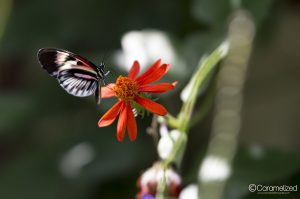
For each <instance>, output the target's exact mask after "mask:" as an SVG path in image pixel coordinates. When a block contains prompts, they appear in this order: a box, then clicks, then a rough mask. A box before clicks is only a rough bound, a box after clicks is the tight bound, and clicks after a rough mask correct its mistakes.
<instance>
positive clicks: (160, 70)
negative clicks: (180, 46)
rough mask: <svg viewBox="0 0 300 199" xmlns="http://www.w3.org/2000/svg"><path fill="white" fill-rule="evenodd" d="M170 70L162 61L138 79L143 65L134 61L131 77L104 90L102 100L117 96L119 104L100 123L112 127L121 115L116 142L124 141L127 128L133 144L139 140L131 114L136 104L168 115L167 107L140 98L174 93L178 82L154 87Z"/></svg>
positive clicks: (118, 79) (102, 125)
mask: <svg viewBox="0 0 300 199" xmlns="http://www.w3.org/2000/svg"><path fill="white" fill-rule="evenodd" d="M169 68H170V65H169V64H161V60H158V61H156V62H155V63H154V64H153V65H152V66H151V67H150V68H149V69H148V70H147V71H146V72H144V73H143V74H142V75H140V76H138V77H137V75H138V73H139V71H140V64H139V62H138V61H135V62H134V63H133V65H132V67H131V69H130V71H129V74H128V77H124V76H119V77H118V78H117V81H116V83H114V84H109V85H108V86H106V87H102V90H101V91H102V94H101V95H102V98H109V97H113V96H115V97H117V98H118V99H119V101H118V102H117V103H116V104H115V105H114V106H113V107H112V108H111V109H109V110H108V111H107V112H106V113H105V114H104V115H103V116H102V118H101V119H100V120H99V122H98V126H99V127H105V126H109V125H110V124H112V123H113V122H114V120H115V119H116V117H117V116H118V115H120V116H119V120H118V125H117V139H118V140H119V141H123V139H124V136H125V131H126V128H127V131H128V135H129V138H130V140H131V141H134V140H135V139H136V136H137V125H136V121H135V117H134V114H133V112H132V102H133V101H134V102H136V103H138V104H139V105H141V106H143V107H144V108H145V109H147V110H148V111H150V112H152V113H155V114H157V115H166V114H167V110H166V109H165V107H163V106H162V105H160V104H158V103H156V102H154V101H152V100H150V99H146V98H144V97H141V96H140V94H141V93H143V92H148V93H163V92H166V91H168V90H171V89H173V88H174V86H175V85H176V83H177V82H174V83H172V84H171V83H158V84H151V83H153V82H155V81H157V80H159V79H160V78H162V77H163V76H164V75H165V74H166V72H167V71H168V70H169ZM150 84H151V85H150ZM111 88H112V89H111Z"/></svg>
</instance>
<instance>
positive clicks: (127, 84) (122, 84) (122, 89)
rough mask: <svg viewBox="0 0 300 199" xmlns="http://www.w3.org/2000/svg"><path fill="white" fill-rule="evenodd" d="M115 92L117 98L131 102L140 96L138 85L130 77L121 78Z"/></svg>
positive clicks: (114, 89)
mask: <svg viewBox="0 0 300 199" xmlns="http://www.w3.org/2000/svg"><path fill="white" fill-rule="evenodd" d="M113 91H114V93H115V96H116V97H117V98H119V99H121V100H124V101H130V100H133V99H134V98H135V96H137V95H138V84H137V83H136V82H135V81H133V80H132V79H130V78H128V77H123V76H119V77H118V79H117V82H116V84H115V86H114V87H113Z"/></svg>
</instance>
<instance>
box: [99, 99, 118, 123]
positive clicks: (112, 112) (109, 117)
mask: <svg viewBox="0 0 300 199" xmlns="http://www.w3.org/2000/svg"><path fill="white" fill-rule="evenodd" d="M122 104H123V102H122V101H119V102H117V103H116V104H115V105H114V106H113V107H112V108H111V109H109V110H108V111H107V112H106V113H105V114H104V115H103V116H102V117H101V119H100V120H99V122H98V126H99V127H105V126H108V125H110V124H111V123H113V122H114V121H115V119H116V117H117V115H118V114H119V112H120V110H121V107H122Z"/></svg>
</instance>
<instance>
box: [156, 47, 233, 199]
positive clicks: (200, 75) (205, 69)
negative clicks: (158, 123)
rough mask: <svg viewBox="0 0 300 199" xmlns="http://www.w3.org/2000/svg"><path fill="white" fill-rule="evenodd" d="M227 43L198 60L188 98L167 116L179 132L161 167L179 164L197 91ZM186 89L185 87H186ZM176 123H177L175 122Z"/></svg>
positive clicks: (161, 186)
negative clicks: (176, 110) (179, 109)
mask: <svg viewBox="0 0 300 199" xmlns="http://www.w3.org/2000/svg"><path fill="white" fill-rule="evenodd" d="M227 49H228V43H223V44H222V45H220V46H219V47H218V48H217V49H216V50H214V51H213V52H212V53H211V54H210V55H208V56H206V57H204V58H203V59H201V60H200V61H199V64H198V67H197V70H196V72H195V73H194V75H193V77H192V78H191V80H190V82H189V83H188V86H187V87H188V91H187V95H188V98H187V99H186V101H185V102H184V103H183V105H182V108H181V111H180V113H179V114H178V117H177V118H174V117H170V116H167V117H166V119H165V121H166V122H167V124H168V125H169V126H172V127H177V129H178V130H179V132H180V135H179V137H178V139H177V140H176V141H175V143H174V147H173V149H172V152H171V153H170V155H169V157H168V158H166V159H165V160H164V161H163V167H164V168H168V167H169V166H170V164H171V163H175V164H176V165H177V166H178V167H179V166H180V164H181V160H182V156H183V153H184V150H185V146H186V143H187V133H188V130H189V122H190V120H191V117H192V113H193V110H194V107H195V103H196V100H197V96H198V93H199V92H200V91H201V90H202V88H203V86H204V81H205V79H206V78H207V77H208V75H209V74H210V72H211V71H212V70H213V69H214V68H215V67H216V65H217V63H218V62H219V61H220V60H222V58H224V57H225V56H226V54H227ZM186 89H187V88H186ZM175 123H177V125H176V124H175ZM164 181H165V180H162V181H160V182H159V184H158V188H159V189H158V191H157V195H156V198H159V199H164V198H165V196H164V191H165V189H166V183H165V182H164Z"/></svg>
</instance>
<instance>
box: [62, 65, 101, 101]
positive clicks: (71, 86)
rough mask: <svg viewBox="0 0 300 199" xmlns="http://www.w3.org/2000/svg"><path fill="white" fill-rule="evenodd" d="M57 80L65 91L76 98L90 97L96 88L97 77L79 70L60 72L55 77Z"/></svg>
mask: <svg viewBox="0 0 300 199" xmlns="http://www.w3.org/2000/svg"><path fill="white" fill-rule="evenodd" d="M57 79H58V82H59V84H60V86H61V87H63V88H64V90H65V91H67V92H68V93H69V94H71V95H74V96H77V97H86V96H90V95H92V94H94V93H95V92H96V90H97V88H98V80H97V76H94V75H93V74H92V73H91V74H89V73H88V72H86V71H82V70H80V69H68V70H62V71H60V72H59V74H58V75H57Z"/></svg>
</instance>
